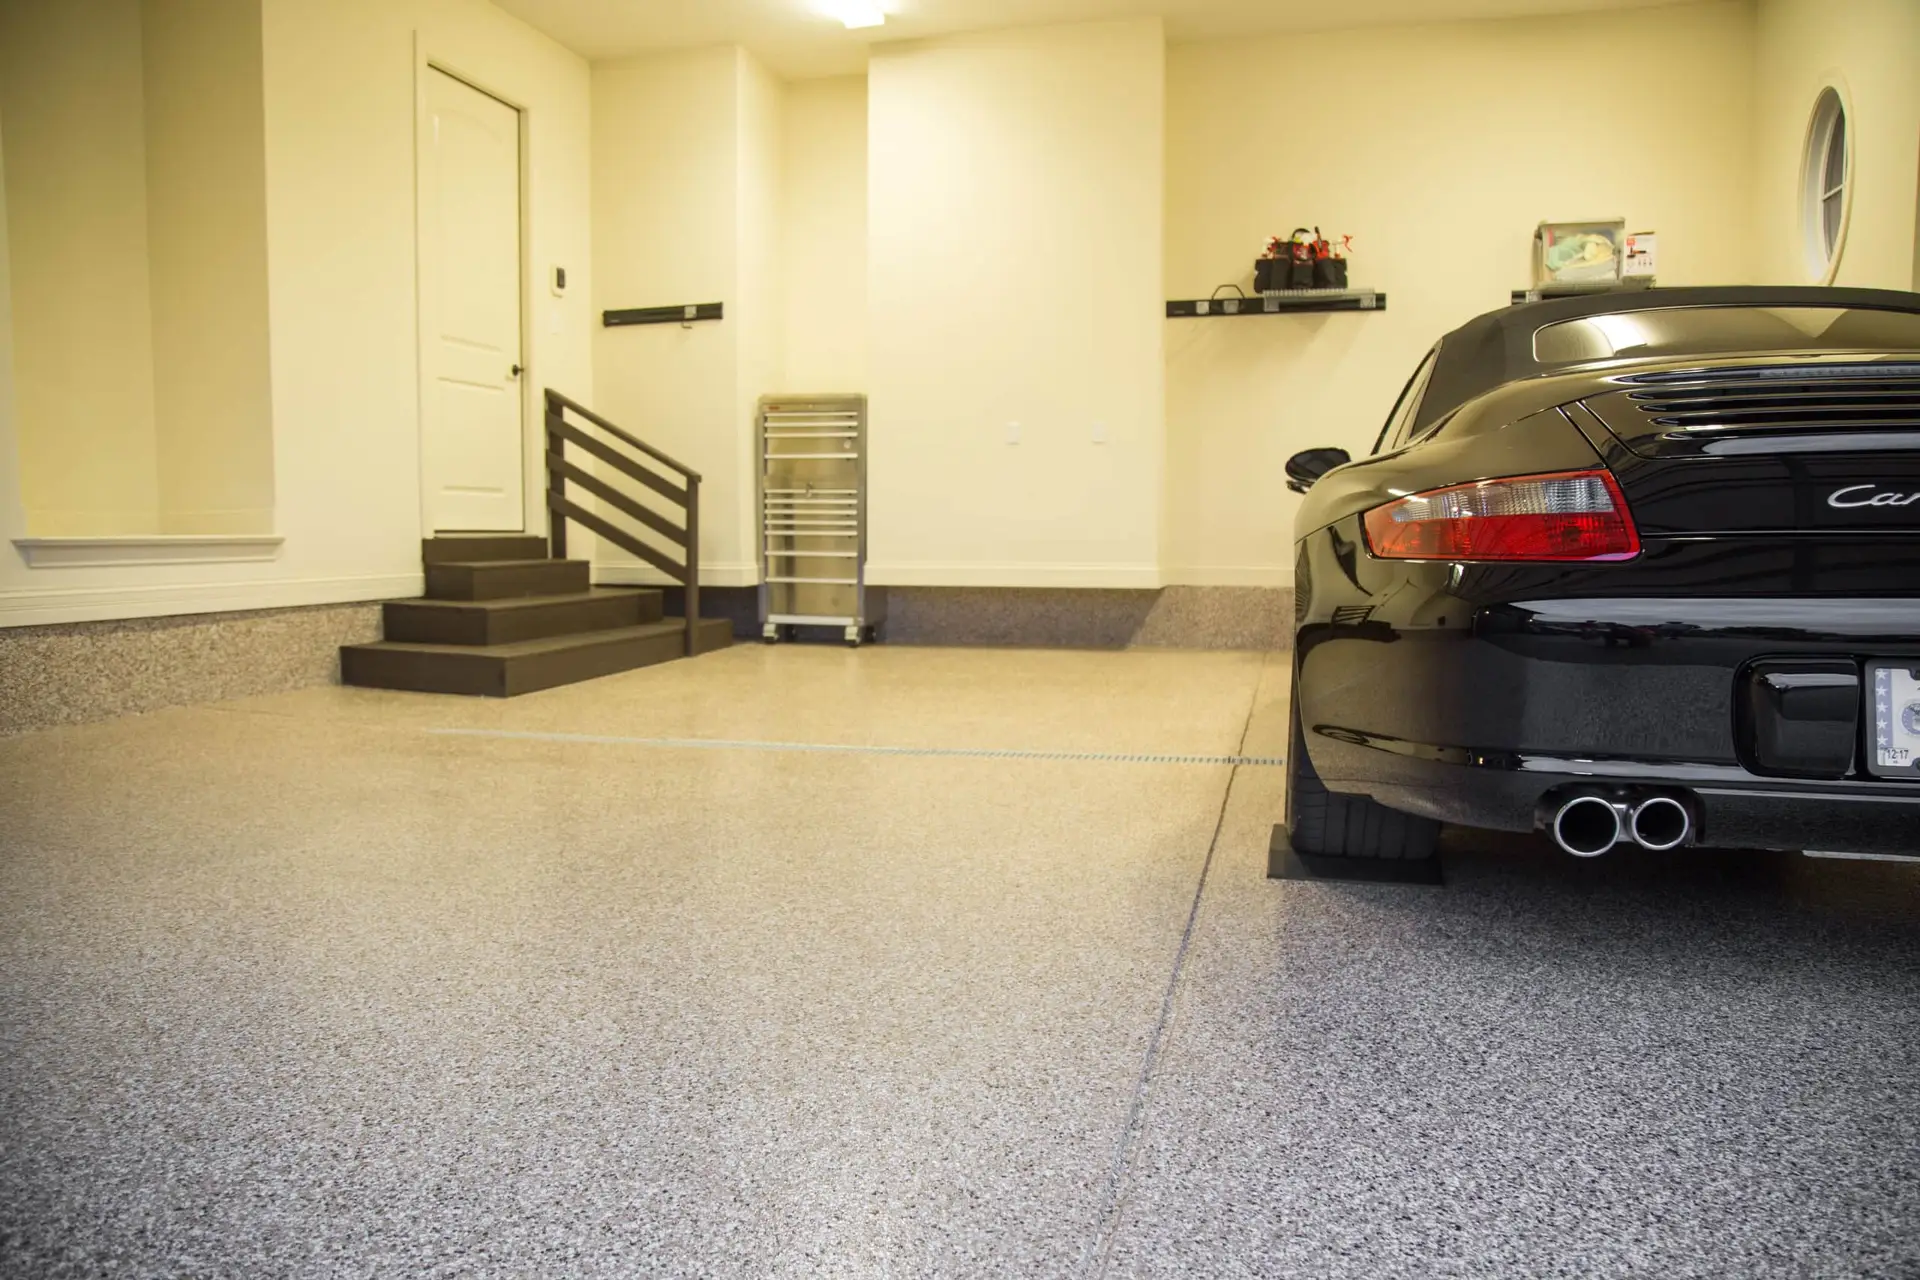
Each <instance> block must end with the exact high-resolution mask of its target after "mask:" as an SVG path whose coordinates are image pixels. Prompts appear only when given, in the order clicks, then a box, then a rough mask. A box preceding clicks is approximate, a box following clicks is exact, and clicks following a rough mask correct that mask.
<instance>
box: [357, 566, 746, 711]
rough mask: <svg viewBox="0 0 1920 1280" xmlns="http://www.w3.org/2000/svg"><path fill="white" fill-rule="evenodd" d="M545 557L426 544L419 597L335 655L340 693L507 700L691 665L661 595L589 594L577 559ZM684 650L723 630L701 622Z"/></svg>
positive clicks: (679, 626)
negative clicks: (681, 661) (358, 689)
mask: <svg viewBox="0 0 1920 1280" xmlns="http://www.w3.org/2000/svg"><path fill="white" fill-rule="evenodd" d="M546 552H547V544H546V541H545V540H544V539H541V538H537V537H523V536H492V535H484V536H483V535H470V536H464V537H463V536H451V537H438V538H429V539H427V540H426V541H425V542H423V543H421V559H422V560H423V561H425V565H426V579H427V583H426V585H427V594H426V598H425V599H423V600H398V601H394V602H392V603H390V604H388V605H386V606H385V607H384V611H383V629H384V634H385V636H386V639H385V640H383V641H381V642H379V643H377V644H355V645H346V646H344V647H342V648H341V650H340V681H341V683H342V684H350V685H359V686H362V687H365V688H372V689H408V690H413V691H416V692H420V693H459V694H469V695H475V696H481V697H491V698H511V697H513V696H515V695H516V694H522V693H532V692H534V691H535V690H538V689H551V688H554V687H555V686H557V685H563V684H573V683H575V682H577V681H581V680H592V679H595V678H597V677H600V676H608V675H613V674H614V673H616V672H620V671H631V670H633V669H635V668H637V667H647V666H652V665H654V664H655V663H660V662H670V661H672V660H673V659H675V658H682V657H688V656H691V655H689V654H688V652H687V647H688V646H687V630H686V621H685V619H683V618H668V617H663V616H662V600H661V593H660V592H658V591H653V590H648V589H645V588H624V587H595V586H593V585H591V583H590V581H589V579H588V569H589V566H588V565H587V562H586V561H584V560H553V559H549V558H547V554H546ZM693 641H694V643H693V650H694V653H695V654H699V653H707V652H710V651H711V650H714V649H721V648H725V647H726V646H727V645H728V644H730V643H732V627H731V624H730V623H729V622H728V621H727V620H726V619H724V618H709V619H704V620H702V621H701V622H700V624H699V626H698V627H697V628H696V629H695V631H694V633H693Z"/></svg>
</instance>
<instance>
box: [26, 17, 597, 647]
mask: <svg viewBox="0 0 1920 1280" xmlns="http://www.w3.org/2000/svg"><path fill="white" fill-rule="evenodd" d="M40 8H42V9H55V8H64V6H52V5H47V6H40ZM260 13H261V16H260V27H261V41H262V54H261V66H262V76H263V90H262V102H263V119H264V135H263V141H264V147H265V164H264V170H265V208H266V219H267V222H266V254H267V315H268V320H267V325H268V332H269V334H270V338H269V348H268V350H269V362H270V366H271V369H272V393H271V397H272V422H273V445H272V457H273V463H274V468H275V472H276V495H275V527H276V530H277V532H279V533H280V534H282V535H284V538H285V543H284V546H283V547H282V549H281V550H280V552H279V554H278V556H277V557H276V558H275V559H274V560H272V561H271V562H268V563H211V564H208V563H190V564H160V565H152V566H145V567H106V568H87V569H28V568H27V567H26V566H25V562H24V559H23V557H21V556H20V555H19V554H18V553H16V552H14V551H13V550H12V549H11V548H9V547H5V546H4V544H0V625H11V624H19V623H34V622H61V621H75V620H84V619H90V618H103V617H138V616H149V615H154V614H166V613H189V612H204V611H213V610H222V609H243V608H267V607H274V606H279V605H292V604H318V603H328V602H334V601H345V600H368V599H380V598H384V597H392V596H401V595H409V594H414V593H417V592H418V590H419V588H420V581H421V572H420V562H419V555H420V551H419V538H420V534H421V509H422V508H421V479H420V465H419V456H420V438H419V385H418V374H417V368H418V347H417V341H416V339H417V335H416V286H415V259H416V250H415V245H416V231H415V225H414V205H415V201H414V186H415V170H414V152H415V145H416V137H415V134H416V129H417V126H418V121H419V119H420V114H419V102H418V99H417V96H416V95H417V86H418V78H419V75H420V70H421V67H422V65H423V62H422V59H424V58H432V59H434V60H436V61H438V62H440V63H442V64H443V65H445V66H446V67H447V68H448V69H450V70H452V71H454V72H456V73H457V74H460V75H461V76H463V77H465V78H467V79H470V80H472V81H473V82H474V83H476V84H479V85H481V86H482V87H484V88H486V89H488V90H489V91H491V92H494V93H496V94H498V95H500V96H502V97H504V98H507V99H508V100H510V101H512V102H514V103H516V104H518V105H520V106H522V107H524V108H526V110H527V133H528V174H529V189H528V207H527V224H526V241H527V250H528V252H527V256H528V259H529V263H530V265H531V267H532V269H533V272H534V274H535V279H534V281H533V286H532V289H531V291H530V294H529V298H528V317H529V321H530V323H529V325H528V327H527V347H528V354H529V357H530V359H529V367H530V376H529V377H528V378H527V379H526V382H527V386H528V402H529V411H530V412H533V411H535V406H534V404H533V401H534V399H535V394H536V389H537V388H538V387H539V386H542V385H552V386H556V387H560V388H563V389H566V390H568V391H570V392H572V393H573V394H575V395H576V396H578V397H579V398H582V399H587V400H591V399H592V397H593V369H592V360H591V346H590V343H591V337H590V333H591V331H590V329H589V306H590V302H591V299H590V297H589V294H590V292H591V289H590V282H591V279H592V263H591V257H590V244H589V234H588V220H589V184H588V164H589V149H590V137H591V117H590V110H591V97H590V80H589V75H588V70H587V65H586V63H585V61H584V60H582V59H581V58H579V57H577V56H576V55H574V54H572V53H569V52H567V51H566V50H564V49H562V48H561V47H560V46H558V45H557V44H555V43H554V42H552V41H551V40H549V39H547V38H546V37H544V36H541V35H539V34H537V33H535V32H534V31H533V30H532V29H530V28H529V27H527V26H526V25H525V24H523V23H521V22H519V21H518V20H516V19H513V18H510V17H508V16H507V15H505V14H504V13H502V12H501V11H499V10H498V9H495V8H494V7H492V6H491V5H489V4H486V3H484V2H483V0H327V3H325V4H314V3H310V2H309V0H262V3H261V8H260ZM9 47H11V46H9ZM136 77H137V65H136ZM0 107H4V102H0ZM0 120H4V116H0ZM10 126H11V122H10V121H6V123H5V124H4V125H0V127H8V128H10ZM10 141H11V140H10V139H9V146H10ZM6 162H7V167H8V172H7V179H8V188H9V190H10V191H11V190H13V188H14V185H15V183H16V182H17V180H18V173H17V169H16V166H15V162H14V157H13V156H12V154H11V153H10V151H9V153H8V154H7V155H6ZM13 203H17V201H16V202H13ZM10 212H13V211H12V210H11V208H10ZM18 238H19V237H18V235H17V234H16V235H15V236H14V239H15V241H16V243H15V245H14V248H13V253H12V254H11V255H10V259H11V271H12V279H11V282H10V283H11V291H12V293H13V295H14V296H15V297H16V298H17V296H18V294H19V293H20V283H21V282H20V279H19V277H20V273H21V266H20V257H21V255H20V250H19V245H18V243H17V241H18ZM555 264H559V265H564V266H566V267H567V268H568V270H569V272H570V274H571V275H572V277H573V280H574V281H575V285H574V287H573V288H572V289H571V290H570V291H569V296H568V297H567V298H566V299H565V300H564V301H560V300H555V299H553V298H552V297H551V295H550V294H549V293H547V291H546V289H545V283H544V282H545V276H546V272H547V270H548V268H549V267H550V266H552V265H555ZM14 320H15V324H14V326H13V329H14V332H13V335H12V342H11V348H12V349H11V350H10V351H9V352H5V353H0V355H4V356H9V357H11V359H12V361H13V364H14V367H15V368H16V369H18V368H20V367H21V366H22V365H24V364H26V363H28V361H27V359H26V354H27V352H26V348H27V346H28V344H29V342H30V338H29V337H28V336H27V335H25V334H24V333H23V332H22V329H23V327H24V326H23V324H22V323H21V316H20V315H19V314H18V313H17V309H16V314H15V316H14ZM26 400H27V397H26V396H24V395H19V394H16V395H14V396H11V397H6V398H5V399H4V400H0V451H4V450H8V449H11V448H13V447H15V444H16V441H17V439H18V437H19V436H20V435H21V425H20V424H21V423H22V422H24V421H25V418H26V414H25V413H24V412H23V411H22V410H23V408H24V405H25V401H26ZM528 444H529V456H528V477H529V484H530V486H537V485H538V484H539V482H540V481H539V477H540V474H541V472H540V469H539V464H538V454H537V453H536V452H535V449H536V447H537V445H538V432H530V433H529V442H528ZM23 452H24V451H23ZM23 461H24V458H23ZM156 470H157V460H156V461H155V462H154V463H153V464H150V465H149V468H148V473H149V474H150V475H151V474H154V472H155V471H156ZM5 496H6V495H4V494H0V534H4V535H5V536H6V537H9V538H18V537H21V536H22V535H24V534H25V533H26V532H27V529H26V519H25V514H24V511H23V510H22V509H21V507H20V506H18V505H15V504H12V503H5V502H4V498H5ZM531 509H532V510H533V511H535V512H537V511H538V510H539V507H538V505H534V506H533V507H532V508H531Z"/></svg>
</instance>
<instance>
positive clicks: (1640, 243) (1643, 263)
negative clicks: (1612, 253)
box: [1620, 231, 1656, 280]
mask: <svg viewBox="0 0 1920 1280" xmlns="http://www.w3.org/2000/svg"><path fill="white" fill-rule="evenodd" d="M1654 265H1655V263H1654V239H1653V232H1651V231H1635V232H1633V233H1632V234H1631V235H1629V236H1628V237H1627V252H1626V257H1625V259H1623V260H1622V262H1621V264H1620V277H1621V279H1623V280H1639V279H1643V278H1644V279H1648V280H1651V279H1652V278H1653V277H1654V275H1655V274H1656V272H1655V271H1654Z"/></svg>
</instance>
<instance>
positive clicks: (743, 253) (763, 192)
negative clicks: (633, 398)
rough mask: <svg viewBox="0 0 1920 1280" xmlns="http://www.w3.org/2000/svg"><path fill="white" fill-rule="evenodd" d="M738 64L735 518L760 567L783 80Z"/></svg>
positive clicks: (776, 289)
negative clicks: (761, 417) (762, 442)
mask: <svg viewBox="0 0 1920 1280" xmlns="http://www.w3.org/2000/svg"><path fill="white" fill-rule="evenodd" d="M739 62H740V67H739V102H740V112H739V121H740V131H739V138H738V146H739V156H740V159H739V174H740V185H739V193H740V203H739V206H738V208H737V210H736V216H737V225H738V244H739V247H740V248H739V263H740V269H739V275H738V277H737V279H736V281H735V286H734V292H735V295H736V296H737V298H738V299H739V308H738V323H739V343H740V348H739V350H740V362H739V365H738V367H737V369H736V371H735V377H736V379H737V382H736V384H735V396H734V406H735V407H734V415H733V421H734V423H735V424H744V425H740V426H737V428H736V430H735V431H734V433H733V441H734V457H735V459H736V461H735V463H734V472H735V474H736V475H738V476H740V477H741V481H740V484H739V486H738V488H737V489H736V490H735V502H736V506H735V507H734V509H733V511H732V512H731V513H730V514H731V518H732V520H733V536H734V538H735V539H736V542H735V545H737V546H738V547H739V552H738V553H737V554H738V556H739V558H740V559H741V560H744V561H745V562H747V563H748V564H756V563H757V561H758V556H759V548H758V544H757V541H756V539H757V538H758V530H759V527H760V520H759V513H758V512H756V511H755V510H754V507H753V503H754V495H755V493H756V492H757V488H756V477H757V475H758V471H759V465H758V456H757V453H756V449H757V445H756V444H755V433H754V427H753V423H754V414H755V411H756V409H757V408H758V406H759V400H760V397H761V396H763V395H766V394H767V393H769V392H777V391H782V390H785V388H783V387H782V386H781V385H780V380H781V378H782V377H783V376H784V374H785V350H786V341H785V338H786V332H785V330H786V323H785V322H786V305H785V293H786V290H785V287H784V286H785V280H784V277H783V276H782V273H781V269H780V249H781V231H782V228H783V227H784V225H785V220H784V218H783V217H782V213H781V204H782V196H783V194H784V193H783V183H782V180H781V179H782V165H783V162H784V156H785V146H784V139H785V119H784V116H785V93H784V91H783V88H782V86H781V84H780V82H779V81H778V80H776V79H775V78H774V77H773V75H772V74H771V73H769V72H768V71H767V69H766V68H765V67H763V66H761V65H760V63H759V62H758V61H756V60H755V59H754V58H752V57H751V56H749V55H748V54H747V53H746V52H745V51H744V50H742V51H741V52H740V54H739ZM703 518H704V517H703ZM723 554H725V553H724V552H723ZM753 580H754V581H756V582H757V581H758V580H759V579H758V577H757V576H756V577H754V579H753Z"/></svg>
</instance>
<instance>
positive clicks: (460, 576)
mask: <svg viewBox="0 0 1920 1280" xmlns="http://www.w3.org/2000/svg"><path fill="white" fill-rule="evenodd" d="M587 575H588V565H587V562H586V561H585V560H478V561H466V560H462V561H445V562H442V563H440V564H429V565H427V598H428V599H429V600H507V599H512V598H514V597H518V596H564V595H579V594H580V593H582V592H585V591H587V590H589V589H590V584H589V582H588V580H587Z"/></svg>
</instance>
